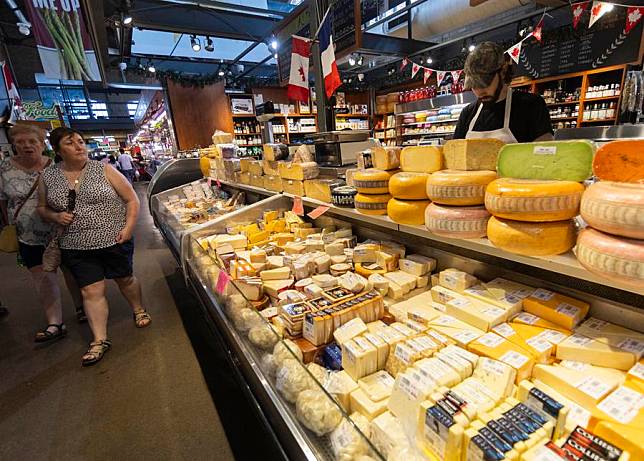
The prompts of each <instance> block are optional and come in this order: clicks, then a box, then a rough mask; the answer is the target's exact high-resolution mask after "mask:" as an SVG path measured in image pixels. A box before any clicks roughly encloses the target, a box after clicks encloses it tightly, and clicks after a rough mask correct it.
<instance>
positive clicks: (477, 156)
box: [443, 139, 504, 171]
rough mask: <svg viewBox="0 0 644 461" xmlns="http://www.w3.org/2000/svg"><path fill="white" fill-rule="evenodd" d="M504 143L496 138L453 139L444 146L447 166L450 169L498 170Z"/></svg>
mask: <svg viewBox="0 0 644 461" xmlns="http://www.w3.org/2000/svg"><path fill="white" fill-rule="evenodd" d="M503 145H504V143H503V142H501V141H498V140H496V139H452V140H450V141H447V142H446V143H445V145H444V146H443V155H444V157H445V167H446V168H447V169H450V170H468V171H469V170H496V164H497V157H498V155H499V150H500V149H501V148H502V147H503Z"/></svg>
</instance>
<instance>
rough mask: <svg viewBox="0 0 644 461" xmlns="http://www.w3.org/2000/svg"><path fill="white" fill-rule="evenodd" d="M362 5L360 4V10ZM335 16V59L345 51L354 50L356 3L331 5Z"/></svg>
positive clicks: (344, 1) (351, 0)
mask: <svg viewBox="0 0 644 461" xmlns="http://www.w3.org/2000/svg"><path fill="white" fill-rule="evenodd" d="M359 7H360V4H359V3H358V8H359ZM329 14H332V15H333V43H334V44H335V57H336V58H338V57H341V56H342V52H343V51H344V50H348V49H349V48H352V47H353V46H354V45H355V44H356V41H357V38H356V32H357V30H356V1H355V0H336V1H335V2H332V3H331V12H330V13H329Z"/></svg>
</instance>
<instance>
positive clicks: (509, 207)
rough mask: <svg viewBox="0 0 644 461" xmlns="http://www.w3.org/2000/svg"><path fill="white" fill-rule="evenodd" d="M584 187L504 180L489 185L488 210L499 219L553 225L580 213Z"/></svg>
mask: <svg viewBox="0 0 644 461" xmlns="http://www.w3.org/2000/svg"><path fill="white" fill-rule="evenodd" d="M583 193H584V186H583V185H582V184H580V183H578V182H574V181H547V180H531V179H513V178H501V179H497V180H495V181H492V182H491V183H490V184H488V186H487V189H486V191H485V207H486V208H487V209H488V211H489V212H490V213H491V214H493V215H494V216H496V217H499V218H506V219H515V220H517V221H531V222H550V221H562V220H565V219H571V218H574V217H575V216H577V214H578V213H579V203H580V202H581V195H582V194H583Z"/></svg>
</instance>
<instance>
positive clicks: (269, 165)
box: [262, 159, 282, 176]
mask: <svg viewBox="0 0 644 461" xmlns="http://www.w3.org/2000/svg"><path fill="white" fill-rule="evenodd" d="M280 163H282V162H281V161H279V162H278V161H275V160H266V159H264V160H262V172H263V174H265V175H269V176H279V175H280V170H279V165H280Z"/></svg>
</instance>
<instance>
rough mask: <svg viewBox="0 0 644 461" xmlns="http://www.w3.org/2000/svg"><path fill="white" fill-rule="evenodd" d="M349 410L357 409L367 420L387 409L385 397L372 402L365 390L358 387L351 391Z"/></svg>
mask: <svg viewBox="0 0 644 461" xmlns="http://www.w3.org/2000/svg"><path fill="white" fill-rule="evenodd" d="M351 411H352V412H354V411H357V412H358V413H360V414H361V415H362V416H364V417H365V418H367V419H368V420H369V421H372V420H373V419H375V418H376V417H377V416H378V415H380V414H382V413H384V412H385V411H387V399H383V400H380V401H378V402H374V401H373V400H371V399H370V398H369V397H368V396H367V394H366V393H365V391H363V390H362V389H360V388H358V389H356V390H355V391H353V392H352V393H351Z"/></svg>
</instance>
